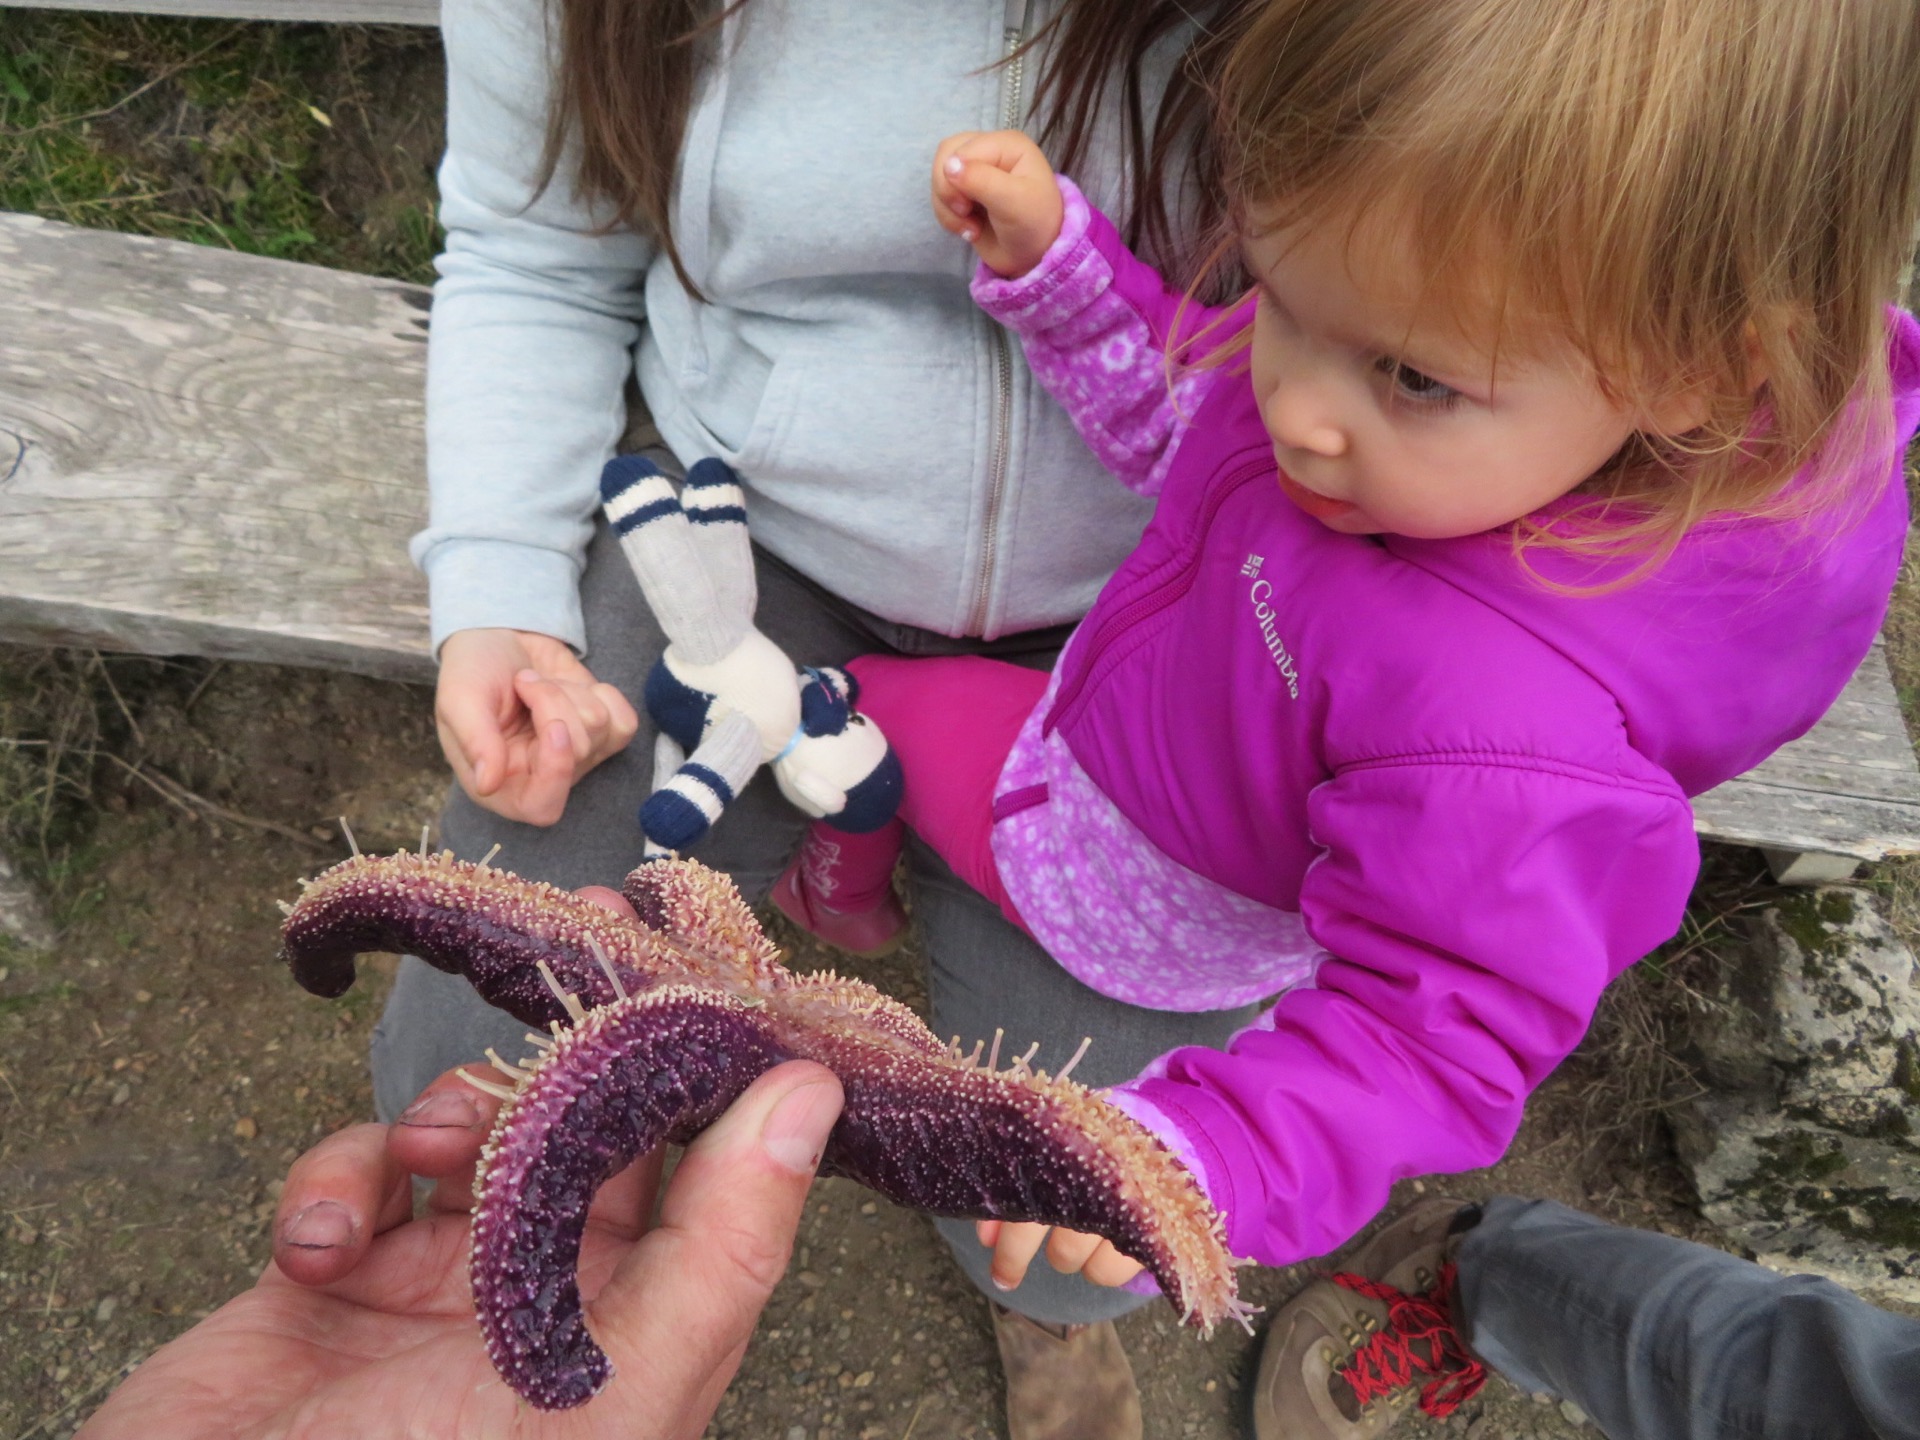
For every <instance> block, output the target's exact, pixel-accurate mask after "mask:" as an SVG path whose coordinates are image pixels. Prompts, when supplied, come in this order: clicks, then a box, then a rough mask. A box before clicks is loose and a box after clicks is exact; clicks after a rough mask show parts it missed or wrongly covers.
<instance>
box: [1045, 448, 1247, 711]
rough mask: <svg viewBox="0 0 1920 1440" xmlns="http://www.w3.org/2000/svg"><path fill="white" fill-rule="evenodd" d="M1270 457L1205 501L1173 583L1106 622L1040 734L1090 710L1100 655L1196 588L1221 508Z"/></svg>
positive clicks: (1077, 660)
mask: <svg viewBox="0 0 1920 1440" xmlns="http://www.w3.org/2000/svg"><path fill="white" fill-rule="evenodd" d="M1267 458H1268V457H1267V455H1266V454H1264V453H1262V454H1261V455H1259V456H1257V457H1256V458H1254V459H1251V460H1248V461H1246V462H1244V463H1243V464H1241V465H1238V466H1236V467H1235V468H1234V469H1233V470H1232V471H1231V472H1230V473H1229V474H1228V476H1227V478H1226V479H1225V480H1223V481H1221V482H1220V484H1218V485H1216V486H1214V487H1213V489H1212V490H1211V491H1209V492H1208V493H1207V497H1206V499H1205V500H1204V501H1203V502H1202V503H1201V507H1200V518H1199V523H1198V524H1196V525H1195V527H1194V531H1193V536H1192V538H1191V539H1190V540H1189V541H1188V542H1187V545H1186V547H1185V549H1184V551H1183V553H1182V554H1181V555H1180V556H1179V557H1178V561H1177V568H1176V569H1175V570H1174V572H1173V574H1172V575H1171V576H1169V577H1168V578H1167V579H1165V580H1162V581H1161V582H1160V583H1159V584H1157V585H1155V586H1154V587H1153V588H1152V589H1151V590H1149V591H1147V593H1146V594H1144V595H1141V596H1138V597H1137V598H1135V599H1133V600H1129V601H1128V602H1127V603H1126V604H1125V605H1122V606H1121V607H1120V608H1119V609H1118V610H1116V611H1114V612H1113V613H1112V614H1110V615H1108V616H1106V617H1105V618H1104V619H1103V620H1101V622H1100V625H1099V628H1097V629H1096V630H1095V631H1094V632H1093V634H1092V635H1090V636H1089V637H1088V639H1087V643H1086V645H1085V646H1083V647H1081V648H1080V651H1079V653H1078V654H1077V655H1075V657H1074V671H1073V674H1071V675H1069V676H1068V677H1067V679H1066V682H1065V683H1064V684H1062V685H1061V687H1060V693H1059V695H1058V696H1056V697H1055V699H1054V702H1053V709H1052V710H1050V711H1048V712H1047V718H1046V721H1045V722H1044V723H1043V724H1042V725H1041V727H1040V733H1041V734H1042V735H1043V736H1044V735H1051V734H1053V732H1054V731H1055V730H1058V729H1059V728H1060V727H1061V726H1062V725H1064V724H1066V723H1067V722H1068V721H1070V720H1073V719H1075V718H1076V717H1077V716H1078V714H1079V712H1080V711H1081V710H1082V709H1084V708H1085V707H1086V704H1087V703H1088V701H1090V700H1091V699H1092V696H1091V695H1089V694H1087V693H1086V689H1087V679H1088V677H1089V676H1091V675H1092V674H1093V672H1094V669H1095V668H1096V667H1097V666H1098V664H1099V663H1100V657H1101V656H1102V655H1103V654H1105V653H1106V652H1107V651H1108V650H1110V649H1111V648H1112V647H1113V645H1114V644H1115V642H1116V641H1118V640H1119V638H1120V637H1121V636H1122V635H1124V634H1125V633H1126V632H1127V631H1129V630H1131V629H1132V628H1133V627H1134V626H1136V625H1138V624H1140V623H1141V622H1142V621H1145V620H1149V619H1151V618H1152V617H1153V616H1155V615H1158V614H1159V613H1160V612H1161V611H1162V610H1165V609H1167V608H1168V607H1169V606H1171V605H1173V604H1175V603H1176V602H1177V601H1178V600H1179V599H1180V598H1181V597H1182V596H1183V595H1185V594H1186V593H1187V591H1189V590H1191V589H1192V588H1193V582H1194V577H1195V576H1196V575H1198V574H1199V571H1200V557H1201V555H1203V554H1205V553H1206V548H1207V537H1208V535H1209V533H1210V532H1211V531H1212V530H1213V520H1214V517H1215V516H1216V515H1218V514H1219V513H1220V507H1221V506H1222V505H1224V504H1226V502H1227V497H1228V496H1230V495H1232V494H1233V493H1234V492H1235V491H1236V490H1238V489H1239V488H1240V487H1241V486H1242V485H1245V484H1246V483H1247V482H1248V481H1250V480H1252V479H1254V478H1255V477H1256V476H1258V475H1259V474H1260V473H1261V472H1262V471H1263V470H1265V469H1266V466H1267Z"/></svg>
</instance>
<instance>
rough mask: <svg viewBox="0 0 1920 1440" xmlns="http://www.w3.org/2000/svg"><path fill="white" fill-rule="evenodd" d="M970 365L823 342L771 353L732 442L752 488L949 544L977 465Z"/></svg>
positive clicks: (839, 519)
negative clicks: (750, 410)
mask: <svg viewBox="0 0 1920 1440" xmlns="http://www.w3.org/2000/svg"><path fill="white" fill-rule="evenodd" d="M975 386H976V373H975V367H974V366H972V365H971V364H969V363H966V362H963V361H929V360H925V359H921V358H917V357H909V356H905V355H861V356H854V357H849V356H846V355H844V354H836V353H833V352H830V351H824V352H823V351H810V352H800V353H789V354H787V355H783V356H782V357H781V358H780V359H779V360H777V361H776V362H775V363H774V367H773V371H772V373H771V374H770V375H769V376H768V379H767V386H766V390H765V392H764V394H763V395H762V397H761V402H760V406H759V409H758V410H757V412H756V413H755V416H754V421H753V425H752V428H751V429H750V430H749V431H748V433H747V435H746V437H745V438H744V439H743V440H742V441H741V444H740V448H739V449H738V450H737V451H736V452H734V453H732V454H730V455H726V456H725V458H726V459H727V460H728V461H729V462H730V463H731V464H733V466H734V467H735V468H736V469H738V470H739V471H740V473H741V474H742V475H744V476H745V477H746V478H747V479H748V480H749V481H751V482H752V484H753V488H754V491H755V493H756V495H759V496H764V497H765V498H766V499H767V500H770V501H772V502H773V503H774V504H776V505H782V506H786V507H788V508H790V509H793V510H795V511H798V512H801V513H804V514H807V515H810V516H812V517H814V519H815V520H816V521H820V522H824V523H827V524H830V525H834V526H836V527H837V528H842V529H844V530H846V531H848V532H850V533H853V534H862V533H868V532H871V531H872V530H873V529H874V528H875V527H876V526H881V525H885V524H888V523H894V524H899V523H903V522H904V523H907V524H909V525H910V526H911V528H912V529H913V530H914V531H916V532H920V533H923V534H924V533H927V532H928V531H929V530H930V529H931V530H932V531H933V532H934V533H938V534H941V535H942V536H943V537H944V540H945V543H946V544H948V545H951V546H955V547H958V546H960V545H961V544H962V543H963V537H964V536H965V535H966V534H967V533H968V521H969V516H970V514H971V510H972V490H973V483H972V482H973V476H974V474H975V473H976V471H977V470H978V468H979V457H978V453H977V452H978V449H979V441H978V434H977V432H978V423H979V422H978V410H979V405H978V401H977V396H976V393H975Z"/></svg>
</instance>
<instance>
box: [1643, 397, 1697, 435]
mask: <svg viewBox="0 0 1920 1440" xmlns="http://www.w3.org/2000/svg"><path fill="white" fill-rule="evenodd" d="M1712 413H1713V412H1712V407H1711V406H1710V405H1709V404H1708V402H1707V392H1706V390H1705V389H1703V388H1700V387H1689V388H1688V389H1685V390H1678V391H1675V392H1674V393H1672V394H1670V395H1665V396H1662V397H1661V398H1660V399H1659V400H1656V401H1654V402H1653V403H1652V404H1650V405H1648V406H1646V407H1645V408H1644V409H1643V410H1642V411H1641V412H1640V416H1639V423H1638V424H1636V425H1635V426H1634V428H1635V429H1636V430H1638V431H1639V432H1640V433H1641V434H1643V435H1684V434H1686V433H1687V432H1688V431H1689V430H1698V429H1699V428H1700V427H1701V426H1702V425H1704V424H1706V423H1707V417H1708V416H1709V415H1711V414H1712Z"/></svg>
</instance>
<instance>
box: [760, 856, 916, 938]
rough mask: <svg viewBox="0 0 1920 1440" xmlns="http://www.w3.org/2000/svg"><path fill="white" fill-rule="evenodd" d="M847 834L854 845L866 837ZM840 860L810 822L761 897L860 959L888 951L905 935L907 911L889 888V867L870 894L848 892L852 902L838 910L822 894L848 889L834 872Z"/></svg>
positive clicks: (838, 867) (813, 932)
mask: <svg viewBox="0 0 1920 1440" xmlns="http://www.w3.org/2000/svg"><path fill="white" fill-rule="evenodd" d="M851 838H852V839H853V840H854V841H855V842H856V846H857V845H858V842H860V841H862V840H864V839H866V837H864V836H855V837H851ZM842 864H843V861H842V854H841V846H840V844H839V843H838V842H837V841H836V840H835V839H833V838H830V837H829V835H828V834H826V833H823V831H822V828H821V827H815V828H814V829H813V830H810V831H809V832H808V833H807V839H806V843H805V844H803V845H802V846H801V847H800V853H799V854H798V855H796V856H794V857H793V863H792V864H791V865H789V866H787V868H786V870H785V871H784V872H783V873H782V874H781V876H780V878H779V879H778V880H776V881H774V882H773V889H772V891H771V892H770V893H769V894H768V896H767V898H768V899H769V900H771V901H772V902H773V908H774V909H776V910H778V911H779V912H780V913H781V914H782V915H784V916H786V917H787V919H789V920H791V921H792V922H793V923H794V924H796V925H798V926H799V927H800V928H801V929H802V930H805V931H806V932H807V933H808V934H809V935H812V936H814V937H816V938H817V939H820V940H824V941H826V943H827V944H829V945H831V946H833V947H834V948H835V949H837V950H844V951H846V952H847V953H848V954H849V955H852V956H854V957H855V958H857V959H860V960H878V959H879V958H880V957H881V956H883V955H891V954H892V953H893V952H894V951H895V950H898V949H899V948H900V944H901V942H902V941H903V940H905V939H906V936H907V912H906V911H905V909H903V908H902V907H901V904H900V897H899V896H897V895H895V894H894V893H893V883H892V878H891V876H892V867H891V866H889V867H888V869H887V871H886V872H885V873H886V874H887V876H888V879H887V882H886V883H885V884H884V885H882V886H880V887H879V889H878V891H877V892H872V896H873V898H871V899H868V898H867V897H866V896H864V895H863V896H858V897H849V898H853V899H855V901H856V903H854V904H852V905H849V906H847V907H846V908H844V909H841V908H836V907H834V906H832V905H829V904H827V903H826V899H825V897H826V896H829V895H833V894H834V893H835V892H836V891H841V892H843V893H844V892H845V890H846V889H847V888H848V887H847V886H846V885H845V884H844V883H843V880H842V877H841V874H840V871H841V868H842Z"/></svg>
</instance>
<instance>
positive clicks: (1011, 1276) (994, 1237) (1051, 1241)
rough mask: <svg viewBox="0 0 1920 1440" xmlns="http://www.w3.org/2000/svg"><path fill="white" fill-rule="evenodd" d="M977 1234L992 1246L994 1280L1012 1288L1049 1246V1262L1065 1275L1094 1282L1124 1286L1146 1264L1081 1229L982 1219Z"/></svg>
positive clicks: (1000, 1285)
mask: <svg viewBox="0 0 1920 1440" xmlns="http://www.w3.org/2000/svg"><path fill="white" fill-rule="evenodd" d="M974 1233H975V1234H976V1235H977V1236H979V1238H980V1243H981V1244H982V1245H991V1246H992V1247H993V1268H992V1276H993V1283H994V1284H996V1285H998V1286H999V1287H1000V1288H1001V1289H1002V1290H1013V1289H1016V1288H1018V1287H1019V1284H1020V1282H1021V1281H1022V1280H1024V1279H1026V1278H1027V1266H1029V1265H1031V1264H1032V1263H1033V1257H1034V1256H1036V1255H1038V1254H1039V1253H1040V1249H1041V1247H1042V1246H1045V1247H1046V1251H1047V1263H1048V1264H1050V1265H1052V1266H1053V1268H1054V1269H1056V1270H1058V1271H1060V1272H1061V1273H1062V1274H1066V1275H1071V1274H1073V1273H1075V1272H1076V1271H1077V1272H1079V1273H1080V1274H1081V1275H1084V1276H1085V1277H1086V1278H1087V1279H1088V1280H1091V1281H1092V1282H1093V1283H1094V1284H1095V1285H1124V1284H1126V1283H1127V1282H1128V1281H1129V1280H1131V1279H1133V1277H1134V1276H1136V1275H1138V1274H1139V1273H1140V1272H1141V1271H1142V1270H1143V1269H1145V1268H1146V1267H1145V1266H1143V1265H1142V1264H1141V1263H1140V1262H1139V1261H1138V1260H1135V1259H1132V1258H1131V1257H1130V1256H1126V1255H1122V1254H1121V1253H1120V1252H1119V1251H1118V1250H1116V1249H1114V1248H1113V1242H1112V1241H1110V1240H1105V1239H1102V1238H1101V1237H1100V1236H1098V1235H1087V1234H1083V1233H1082V1232H1080V1231H1078V1230H1062V1229H1059V1228H1058V1227H1053V1226H1047V1225H1033V1224H1029V1223H1028V1222H1026V1221H1024V1220H1021V1221H1012V1220H981V1221H977V1222H976V1223H975V1225H974Z"/></svg>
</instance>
